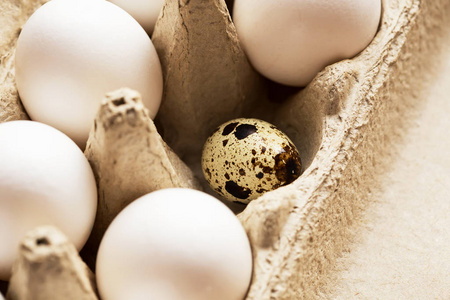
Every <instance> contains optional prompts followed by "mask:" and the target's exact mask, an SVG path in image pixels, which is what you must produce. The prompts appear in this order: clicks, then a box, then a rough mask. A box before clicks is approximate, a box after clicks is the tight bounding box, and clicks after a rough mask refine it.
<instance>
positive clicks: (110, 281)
mask: <svg viewBox="0 0 450 300" xmlns="http://www.w3.org/2000/svg"><path fill="white" fill-rule="evenodd" d="M96 270H97V271H96V278H97V283H98V288H99V291H100V296H101V298H102V299H103V300H116V299H117V300H119V299H120V300H123V299H133V300H140V299H167V300H177V299H180V300H181V299H182V300H211V299H214V300H222V299H223V300H225V299H226V300H237V299H239V300H242V299H244V297H245V294H246V292H247V289H248V286H249V283H250V279H251V273H252V256H251V249H250V245H249V241H248V238H247V236H246V233H245V231H244V229H243V228H242V226H241V224H240V222H239V221H238V219H237V218H236V216H235V215H234V214H233V213H232V212H231V211H230V210H229V209H228V208H227V207H226V206H225V205H224V204H223V203H221V202H220V201H218V200H217V199H215V198H214V197H212V196H210V195H208V194H205V193H203V192H199V191H196V190H191V189H181V188H179V189H176V188H172V189H164V190H159V191H156V192H153V193H150V194H147V195H145V196H143V197H141V198H139V199H137V200H136V201H134V202H133V203H131V204H130V205H129V206H127V207H126V208H125V209H124V210H123V211H122V212H121V213H120V214H119V215H118V216H117V217H116V218H115V219H114V221H113V222H112V223H111V225H110V227H109V228H108V230H107V231H106V234H105V236H104V238H103V240H102V242H101V244H100V249H99V252H98V257H97V267H96Z"/></svg>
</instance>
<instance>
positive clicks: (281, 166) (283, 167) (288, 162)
mask: <svg viewBox="0 0 450 300" xmlns="http://www.w3.org/2000/svg"><path fill="white" fill-rule="evenodd" d="M274 169H275V174H276V176H277V179H278V180H279V181H280V182H281V183H282V184H283V185H286V184H289V183H291V182H293V181H294V180H295V179H297V178H298V177H299V176H300V172H301V169H302V163H301V161H300V156H299V155H298V152H297V151H296V149H295V147H294V145H292V144H289V145H284V147H283V150H282V152H280V153H279V154H277V155H276V156H275V167H274Z"/></svg>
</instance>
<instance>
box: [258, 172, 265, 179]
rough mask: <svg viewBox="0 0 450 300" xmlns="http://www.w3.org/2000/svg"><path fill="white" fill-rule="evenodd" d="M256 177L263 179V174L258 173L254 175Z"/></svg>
mask: <svg viewBox="0 0 450 300" xmlns="http://www.w3.org/2000/svg"><path fill="white" fill-rule="evenodd" d="M256 177H257V178H259V179H261V178H263V177H264V174H263V173H262V172H259V173H258V174H256Z"/></svg>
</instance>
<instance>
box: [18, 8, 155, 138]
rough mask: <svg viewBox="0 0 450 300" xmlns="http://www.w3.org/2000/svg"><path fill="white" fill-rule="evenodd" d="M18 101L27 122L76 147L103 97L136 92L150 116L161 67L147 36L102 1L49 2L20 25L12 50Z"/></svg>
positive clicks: (136, 25) (122, 11)
mask: <svg viewBox="0 0 450 300" xmlns="http://www.w3.org/2000/svg"><path fill="white" fill-rule="evenodd" d="M16 81H17V87H18V91H19V94H20V98H21V99H22V102H23V104H24V106H25V108H26V110H27V112H28V114H29V115H30V117H31V118H32V119H33V120H36V121H40V122H43V123H46V124H49V125H51V126H53V127H55V128H57V129H59V130H61V131H62V132H64V133H65V134H67V135H68V136H69V137H71V138H72V139H73V140H74V141H75V142H76V143H77V144H78V145H80V146H81V147H83V146H84V145H85V143H86V141H87V138H88V134H89V130H90V128H91V126H92V123H93V120H94V117H95V114H96V113H97V110H98V108H99V104H100V102H101V100H102V99H103V97H104V95H105V93H107V92H110V91H113V90H116V89H119V88H122V87H129V88H132V89H134V90H137V91H138V92H139V93H140V94H141V95H142V99H143V102H144V104H145V105H146V106H147V108H148V109H149V110H150V115H151V117H152V118H153V117H155V115H156V113H157V111H158V108H159V105H160V102H161V96H162V72H161V66H160V62H159V59H158V56H157V54H156V51H155V49H154V46H153V44H152V42H151V41H150V38H149V37H148V35H147V33H146V32H145V31H144V30H143V29H142V27H141V26H140V25H139V24H138V23H137V22H136V20H134V19H133V18H132V17H131V16H130V15H129V14H128V13H126V12H125V11H124V10H122V9H121V8H119V7H118V6H116V5H114V4H112V3H110V2H108V1H104V0H52V1H50V2H48V3H46V4H44V5H43V6H42V7H40V8H39V9H38V10H37V11H36V12H35V13H34V14H33V15H32V16H31V17H30V18H29V20H28V21H27V23H26V24H25V26H24V27H23V30H22V32H21V34H20V36H19V39H18V42H17V51H16Z"/></svg>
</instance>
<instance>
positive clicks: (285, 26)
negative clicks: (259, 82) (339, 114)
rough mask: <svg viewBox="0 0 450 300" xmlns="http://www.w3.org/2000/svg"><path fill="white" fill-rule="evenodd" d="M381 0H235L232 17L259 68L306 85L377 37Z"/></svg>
mask: <svg viewBox="0 0 450 300" xmlns="http://www.w3.org/2000/svg"><path fill="white" fill-rule="evenodd" d="M380 16H381V0H339V1H337V0H334V1H330V0H314V1H311V0H288V1H273V0H235V1H234V7H233V21H234V23H235V26H236V30H237V33H238V37H239V39H240V41H241V44H242V47H243V48H244V50H245V52H246V54H247V55H248V57H249V60H250V62H251V63H252V64H253V66H254V67H255V69H256V70H258V71H259V72H260V73H261V74H263V75H264V76H266V77H267V78H269V79H271V80H273V81H276V82H278V83H281V84H285V85H291V86H305V85H307V84H308V83H309V82H310V81H311V80H312V79H313V78H314V77H315V76H316V74H317V73H318V72H319V71H321V70H322V69H323V68H324V67H325V66H327V65H329V64H332V63H335V62H337V61H340V60H342V59H345V58H351V57H353V56H355V55H357V54H358V53H359V52H361V51H362V50H363V49H364V48H366V47H367V45H368V44H369V43H370V42H371V41H372V39H373V37H374V36H375V34H376V32H377V29H378V24H379V22H380Z"/></svg>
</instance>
